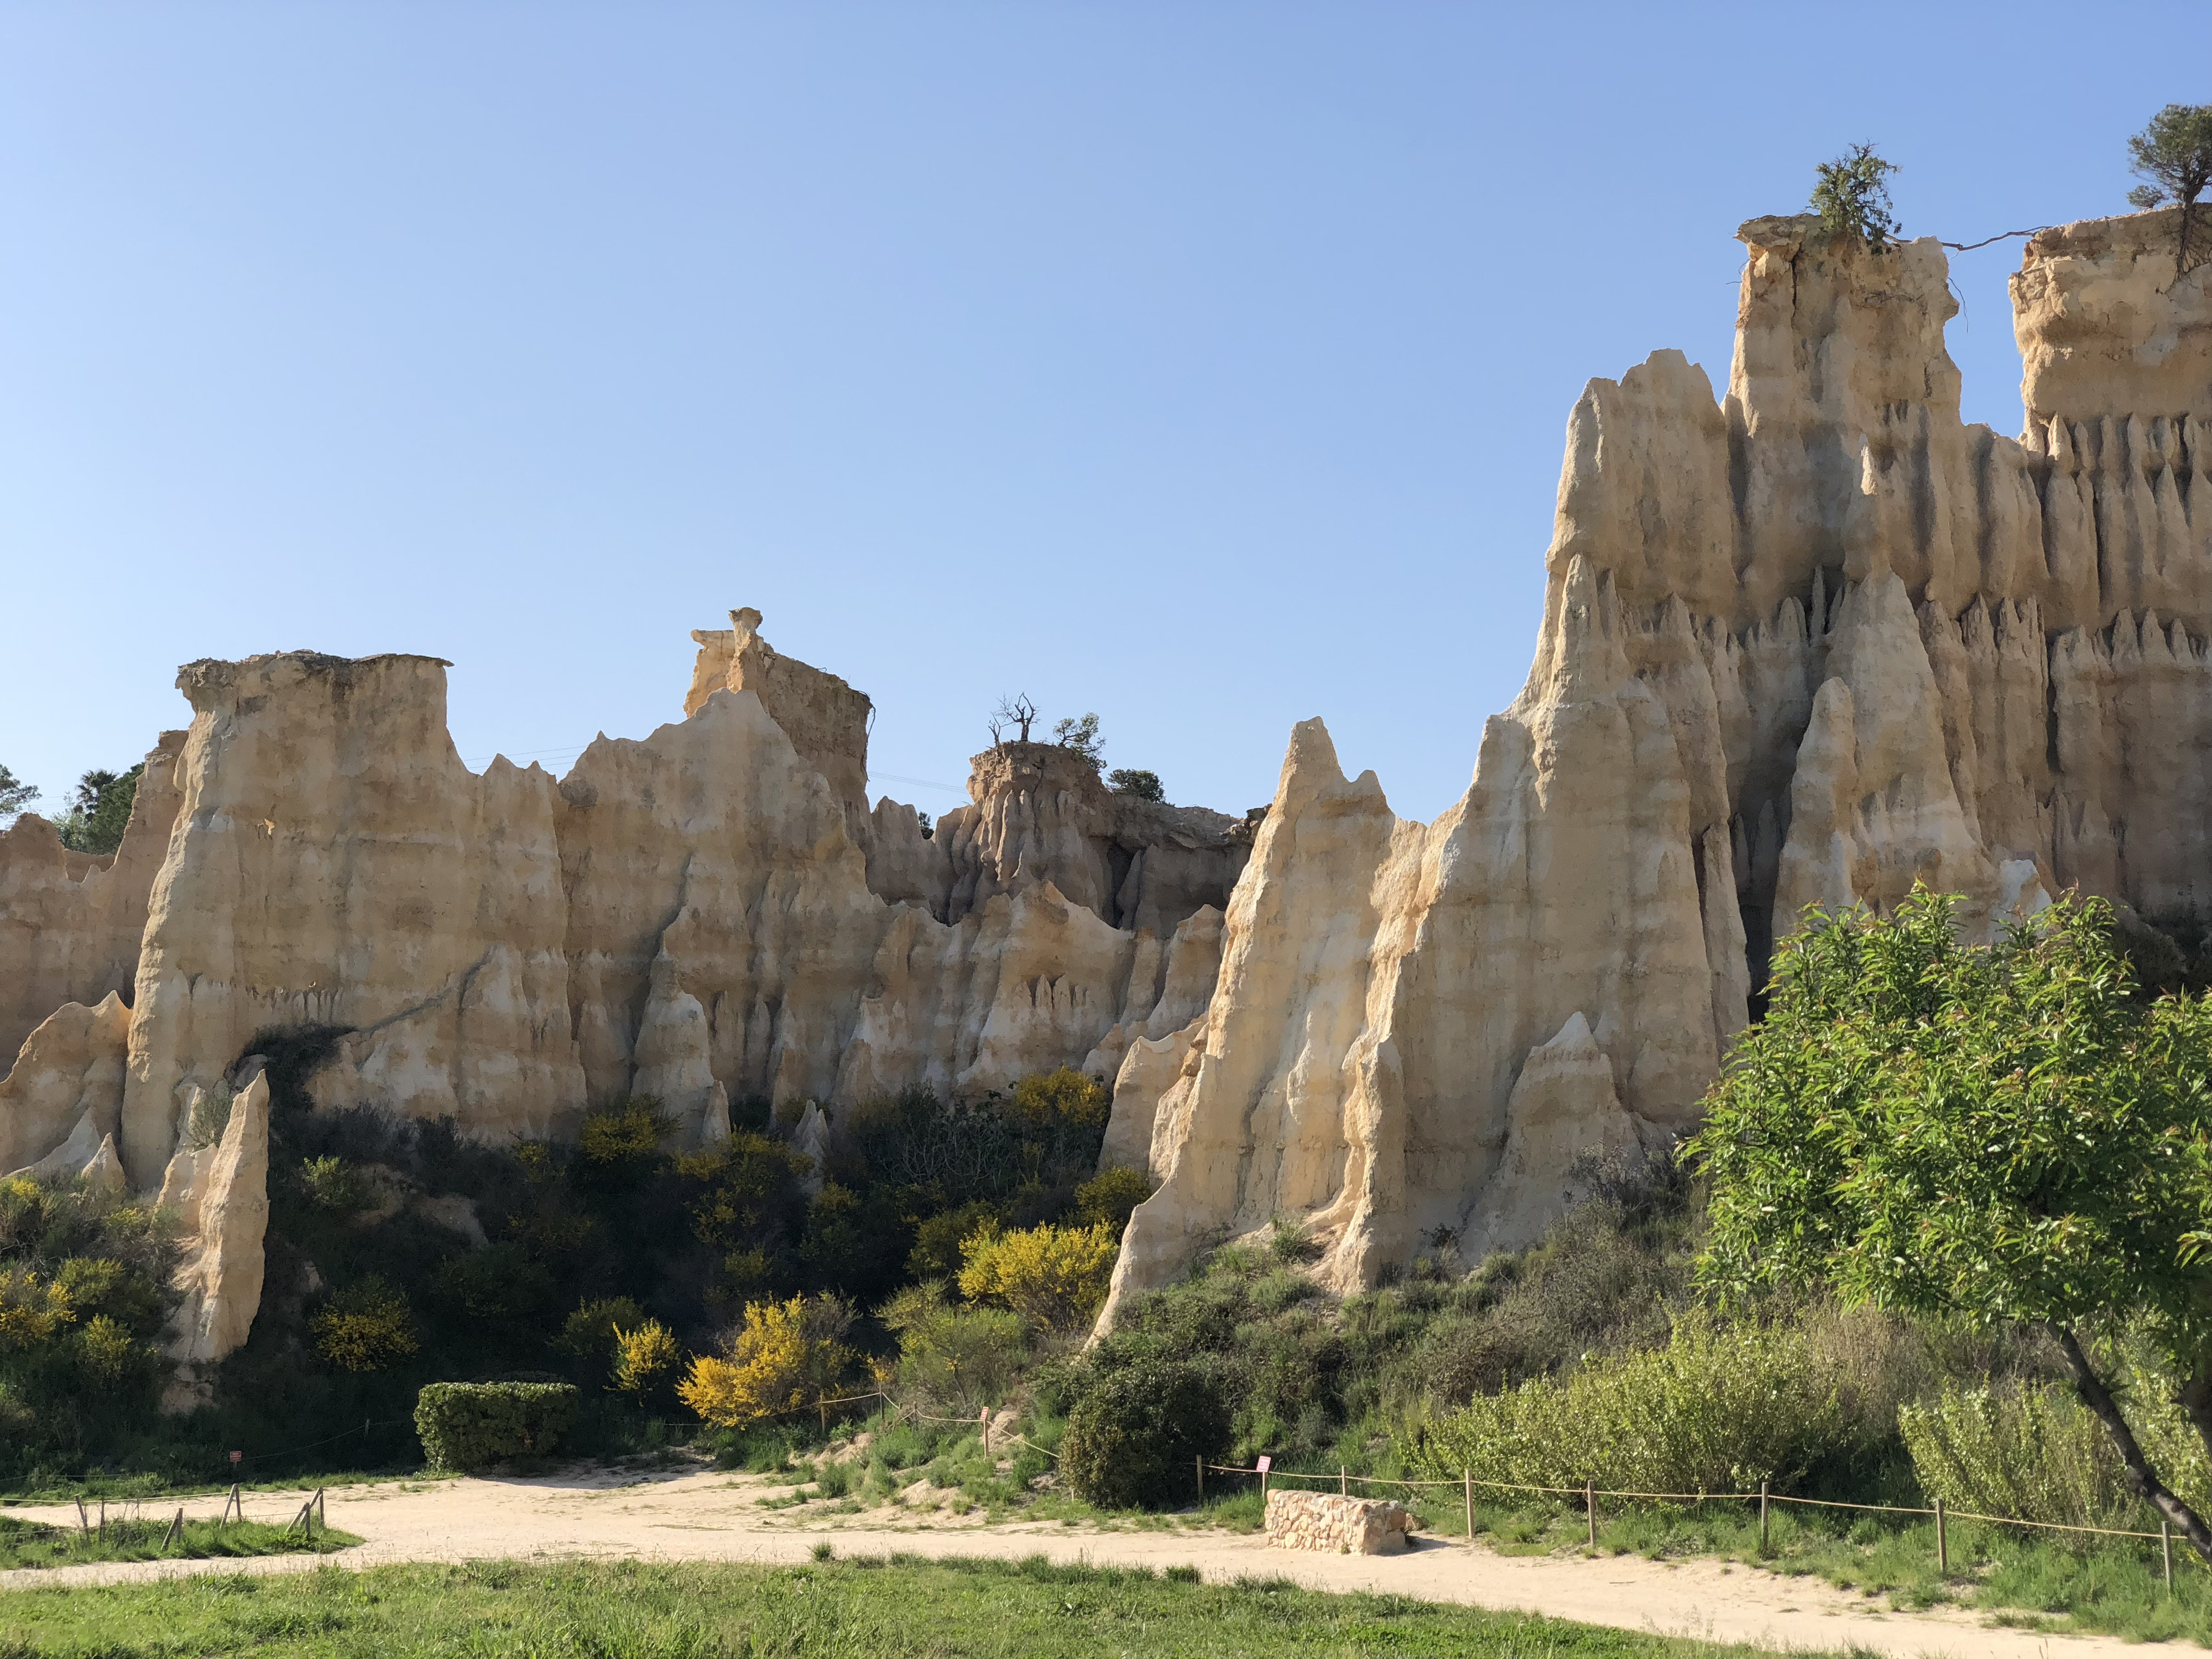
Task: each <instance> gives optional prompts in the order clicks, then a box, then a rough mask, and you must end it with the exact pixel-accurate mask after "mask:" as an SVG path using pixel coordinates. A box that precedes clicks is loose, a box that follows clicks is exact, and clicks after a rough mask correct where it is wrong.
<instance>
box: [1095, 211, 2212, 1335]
mask: <svg viewBox="0 0 2212 1659" xmlns="http://www.w3.org/2000/svg"><path fill="white" fill-rule="evenodd" d="M2159 219H2160V216H2155V215H2154V216H2145V217H2144V218H2143V219H2142V220H2141V221H2134V220H2130V221H2123V222H2117V223H2113V224H2106V225H2095V226H2070V227H2067V228H2064V229H2063V230H2059V231H2052V232H2046V233H2045V234H2043V235H2041V236H2040V237H2039V238H2037V239H2036V240H2034V241H2033V243H2031V244H2030V246H2029V247H2028V249H2027V255H2026V258H2025V262H2024V268H2023V270H2022V273H2021V276H2020V277H2018V278H2017V279H2015V295H2016V298H2017V300H2018V302H2019V306H2020V313H2021V320H2020V331H2021V341H2022V345H2023V349H2024V351H2025V352H2026V353H2027V358H2028V378H2027V400H2028V410H2029V428H2028V437H2027V441H2025V442H2022V443H2015V442H2014V441H2011V440H2008V439H2005V438H2001V437H1998V436H1996V435H1994V434H1992V433H1990V431H1989V430H1988V429H1987V428H1978V427H1977V428H1967V427H1966V426H1964V425H1963V424H1962V423H1961V422H1960V418H1959V410H1958V403H1959V379H1958V374H1957V371H1956V369H1955V368H1954V366H1953V365H1952V363H1951V362H1950V359H1949V357H1948V356H1947V355H1946V353H1945V352H1944V349H1943V343H1942V326H1943V324H1944V322H1945V321H1946V319H1948V318H1949V316H1950V315H1951V314H1952V313H1953V312H1954V309H1955V307H1954V304H1953V302H1952V301H1951V299H1950V297H1949V295H1948V287H1947V282H1946V270H1945V264H1944V261H1943V258H1942V250H1941V248H1940V247H1939V246H1937V245H1936V243H1935V242H1933V241H1932V240H1927V241H1921V242H1916V243H1912V244H1909V245H1907V246H1904V247H1902V248H1899V249H1896V250H1893V251H1892V252H1887V253H1885V254H1882V255H1874V254H1869V252H1866V251H1865V250H1864V249H1863V248H1862V247H1860V246H1857V244H1838V243H1833V242H1830V241H1828V240H1826V238H1825V237H1824V236H1823V235H1822V234H1820V231H1819V230H1818V228H1817V225H1816V224H1815V223H1814V222H1811V221H1808V220H1805V219H1762V220H1753V221H1752V222H1750V223H1748V224H1747V225H1746V226H1745V227H1744V228H1743V229H1742V230H1741V233H1740V234H1741V236H1742V238H1743V240H1745V242H1746V243H1747V246H1748V247H1749V249H1750V258H1749V260H1748V262H1747V268H1746V270H1745V274H1744V278H1743V289H1742V301H1741V311H1740V313H1739V323H1740V331H1739V334H1738V337H1737V344H1736V353H1735V363H1734V366H1733V368H1732V372H1731V374H1730V379H1729V390H1728V394H1727V397H1726V398H1725V399H1724V400H1723V401H1722V402H1720V403H1718V404H1716V402H1715V400H1714V398H1713V396H1712V392H1711V387H1710V385H1709V383H1708V382H1707V381H1706V380H1705V375H1704V374H1703V373H1702V371H1700V370H1699V369H1698V368H1695V367H1694V366H1692V364H1690V363H1689V362H1687V361H1686V359H1684V358H1683V357H1682V356H1681V355H1680V353H1676V352H1660V353H1657V354H1655V355H1654V356H1653V357H1652V358H1651V359H1650V361H1649V362H1645V363H1644V364H1643V365H1641V366H1640V367H1638V368H1635V369H1632V370H1631V371H1630V372H1629V373H1628V374H1626V375H1625V376H1624V377H1623V378H1622V379H1621V380H1620V382H1619V383H1618V384H1615V383H1613V382H1611V381H1605V380H1596V381H1593V382H1591V384H1590V386H1589V390H1588V391H1587V392H1585V393H1584V395H1583V399H1582V401H1581V402H1580V404H1578V405H1577V408H1576V410H1575V411H1574V414H1573V416H1572V418H1571V421H1570V422H1569V426H1568V449H1567V458H1566V462H1565V467H1564V469H1563V471H1562V474H1561V478H1560V485H1559V516H1558V524H1557V529H1556V532H1555V535H1554V538H1553V545H1552V549H1551V552H1550V555H1549V557H1548V562H1547V568H1548V572H1549V584H1548V589H1547V599H1546V608H1545V620H1544V627H1543V632H1542V635H1541V639H1540V641H1539V644H1538V648H1537V653H1536V659H1535V662H1534V666H1533V667H1532V669H1531V671H1530V673H1529V678H1528V684H1527V686H1526V688H1525V689H1524V690H1522V695H1521V696H1520V697H1519V699H1517V700H1516V702H1515V704H1514V705H1513V707H1512V708H1510V709H1509V710H1508V711H1507V712H1506V713H1505V714H1504V715H1501V716H1499V717H1498V718H1497V719H1495V720H1492V721H1491V722H1490V723H1489V725H1488V726H1487V727H1486V730H1485V732H1484V736H1483V743H1482V750H1481V755H1480V760H1479V762H1478V763H1477V767H1476V770H1475V776H1474V783H1473V785H1472V787H1470V789H1469V791H1468V795H1467V797H1466V799H1464V800H1462V802H1461V803H1460V805H1458V806H1456V807H1455V808H1454V809H1453V810H1452V811H1450V812H1448V813H1446V814H1445V815H1444V816H1443V817H1442V818H1440V819H1438V820H1437V822H1436V823H1433V824H1430V825H1421V824H1413V823H1402V822H1401V821H1400V820H1398V819H1397V818H1396V817H1394V816H1393V815H1392V814H1391V813H1390V811H1389V808H1388V806H1387V805H1386V804H1385V803H1384V801H1383V796H1382V793H1381V790H1380V788H1379V787H1377V786H1376V782H1375V781H1374V779H1373V778H1372V777H1371V776H1364V777H1362V778H1360V779H1359V780H1358V781H1356V782H1349V783H1347V782H1346V781H1345V779H1344V776H1343V774H1342V773H1341V772H1340V770H1339V769H1338V768H1337V765H1336V763H1335V758H1334V752H1333V751H1332V750H1331V749H1330V748H1329V745H1328V739H1327V737H1326V734H1325V733H1323V732H1322V730H1321V728H1320V726H1319V724H1318V722H1309V723H1308V724H1307V725H1306V726H1301V727H1300V728H1299V729H1298V731H1297V733H1295V734H1294V736H1293V738H1292V740H1291V751H1290V756H1289V758H1288V759H1287V760H1286V762H1285V766H1284V769H1283V776H1282V781H1281V784H1280V786H1279V789H1278V793H1277V795H1276V799H1275V803H1274V805H1273V809H1272V810H1271V811H1270V813H1269V816H1268V818H1267V823H1266V825H1265V827H1264V828H1263V829H1261V835H1260V839H1259V843H1258V846H1257V848H1256V849H1255V853H1254V855H1253V860H1252V863H1251V866H1250V867H1249V869H1248V871H1247V872H1245V877H1244V879H1243V882H1242V883H1241V884H1240V885H1239V886H1238V888H1237V893H1236V896H1235V897H1234V899H1233V900H1232V902H1231V905H1230V907H1229V910H1228V927H1227V937H1226V941H1225V950H1224V955H1223V963H1222V970H1221V977H1220V981H1219V983H1218V987H1217V988H1216V991H1215V994H1214V996H1213V998H1212V1003H1211V1006H1209V1008H1208V1009H1207V1011H1206V1015H1205V1017H1204V1018H1203V1019H1202V1020H1201V1021H1200V1022H1199V1023H1198V1024H1197V1025H1196V1026H1195V1027H1194V1029H1192V1030H1188V1031H1186V1032H1183V1033H1180V1034H1176V1036H1174V1037H1173V1038H1172V1039H1171V1040H1169V1041H1165V1042H1158V1041H1146V1042H1137V1043H1133V1044H1131V1045H1130V1046H1129V1048H1127V1054H1126V1057H1125V1059H1124V1060H1123V1062H1122V1068H1121V1073H1120V1074H1119V1078H1118V1089H1117V1094H1116V1097H1115V1133H1118V1134H1119V1135H1120V1137H1121V1141H1122V1142H1123V1143H1124V1144H1126V1145H1129V1146H1133V1145H1136V1144H1138V1142H1139V1140H1140V1139H1142V1137H1141V1136H1140V1134H1139V1125H1140V1124H1143V1123H1146V1122H1149V1124H1150V1125H1151V1129H1152V1133H1151V1136H1150V1149H1151V1150H1150V1162H1151V1166H1152V1170H1153V1173H1154V1174H1155V1175H1156V1176H1159V1177H1160V1178H1161V1179H1162V1182H1163V1184H1162V1186H1161V1188H1160V1190H1159V1191H1158V1193H1157V1194H1155V1195H1154V1197H1153V1198H1152V1200H1150V1201H1149V1202H1147V1203H1146V1204H1145V1205H1144V1206H1140V1207H1139V1209H1138V1211H1137V1212H1136V1214H1135V1216H1134V1217H1133V1219H1132V1222H1131V1225H1130V1230H1129V1233H1128V1236H1127V1240H1126V1243H1125V1248H1124V1249H1123V1252H1122V1255H1121V1261H1120V1264H1119V1266H1118V1267H1117V1269H1116V1278H1115V1291H1114V1295H1113V1297H1112V1298H1111V1299H1110V1300H1109V1307H1108V1311H1107V1315H1106V1317H1107V1318H1109V1319H1110V1318H1111V1317H1112V1316H1113V1314H1114V1312H1115V1309H1116V1308H1118V1307H1119V1306H1120V1305H1121V1304H1123V1303H1124V1302H1125V1301H1126V1298H1127V1297H1128V1296H1129V1295H1130V1294H1132V1293H1133V1292H1134V1291H1137V1290H1139V1289H1141V1288H1143V1287H1144V1286H1146V1285H1152V1284H1157V1283H1159V1282H1161V1281H1163V1280H1164V1279H1166V1278H1168V1277H1169V1276H1170V1275H1172V1274H1173V1273H1176V1272H1178V1271H1179V1270H1180V1269H1181V1267H1182V1265H1183V1264H1184V1263H1185V1262H1187V1261H1188V1260H1189V1259H1190V1257H1191V1256H1192V1255H1193V1254H1194V1252H1195V1251H1196V1250H1198V1249H1200V1248H1202V1247H1203V1246H1204V1245H1205V1244H1206V1243H1208V1242H1210V1241H1212V1240H1215V1239H1218V1238H1221V1237H1228V1236H1231V1235H1234V1234H1237V1233H1239V1232H1243V1231H1247V1230H1249V1229H1253V1228H1256V1227H1258V1226H1261V1225H1264V1224H1265V1223H1266V1222H1267V1220H1268V1219H1269V1218H1271V1217H1272V1216H1273V1215H1276V1214H1286V1215H1291V1216H1295V1217H1297V1218H1302V1219H1304V1221H1305V1222H1306V1223H1307V1224H1308V1225H1310V1227H1311V1228H1312V1229H1313V1230H1314V1231H1315V1232H1316V1235H1317V1236H1318V1237H1319V1238H1320V1239H1321V1241H1322V1243H1323V1244H1324V1245H1325V1247H1326V1249H1327V1255H1326V1256H1325V1258H1324V1261H1323V1265H1322V1271H1323V1272H1324V1273H1325V1275H1326V1276H1327V1277H1328V1279H1330V1280H1331V1281H1332V1282H1334V1283H1336V1284H1339V1285H1353V1284H1358V1283H1364V1282H1368V1281H1369V1280H1370V1279H1371V1277H1372V1274H1373V1272H1374V1270H1375V1269H1376V1267H1379V1266H1380V1265H1381V1264H1382V1263H1383V1262H1385V1261H1392V1260H1402V1259H1404V1258H1405V1257H1406V1256H1407V1255H1411V1254H1413V1253H1414V1252H1416V1251H1418V1250H1420V1249H1449V1248H1450V1247H1452V1246H1453V1245H1454V1244H1455V1243H1456V1244H1458V1245H1460V1246H1461V1247H1462V1248H1464V1249H1481V1248H1490V1247H1495V1246H1498V1245H1500V1244H1509V1243H1526V1242H1527V1241H1528V1238H1529V1237H1532V1236H1533V1234H1534V1231H1537V1230H1540V1229H1541V1226H1542V1225H1544V1224H1545V1222H1547V1220H1548V1219H1549V1218H1551V1217H1552V1216H1553V1215H1554V1214H1556V1213H1557V1212H1558V1210H1559V1206H1561V1205H1562V1204H1563V1203H1564V1202H1565V1200H1566V1198H1567V1196H1568V1194H1570V1193H1571V1189H1572V1188H1573V1186H1574V1184H1575V1182H1576V1181H1577V1178H1578V1176H1577V1170H1581V1169H1586V1168H1587V1167H1588V1165H1587V1163H1586V1160H1588V1159H1589V1158H1593V1157H1596V1158H1603V1157H1606V1156H1608V1155H1618V1154H1620V1152H1623V1151H1626V1150H1627V1149H1628V1148H1630V1147H1632V1146H1637V1145H1643V1144H1649V1143H1650V1142H1652V1141H1655V1140H1656V1139H1662V1138H1663V1137H1665V1136H1666V1135H1668V1134H1669V1133H1673V1132H1674V1131H1676V1130H1679V1129H1681V1128H1683V1127H1687V1126H1688V1125H1689V1123H1690V1122H1691V1121H1692V1119H1693V1117H1694V1114H1695V1110H1696V1106H1697V1103H1698V1100H1699V1096H1700V1095H1701V1093H1702V1091H1703V1090H1704V1088H1705V1085H1706V1084H1707V1083H1708V1082H1709V1081H1710V1079H1711V1077H1712V1075H1713V1073H1714V1071H1715V1068H1716V1066H1717V1063H1718V1060H1719V1057H1720V1054H1721V1052H1722V1049H1723V1045H1724V1044H1725V1042H1727V1040H1728V1038H1729V1036H1731V1035H1732V1034H1733V1033H1734V1032H1735V1030H1737V1029H1739V1028H1740V1027H1741V1025H1742V1024H1743V1023H1744V1021H1745V1019H1746V1018H1747V1015H1748V1014H1749V1013H1750V1012H1753V1007H1752V999H1751V995H1750V993H1751V990H1752V987H1754V986H1756V985H1758V984H1759V983H1760V982H1761V981H1763V980H1764V978H1765V965H1766V963H1767V961H1768V959H1769V957H1770V953H1771V944H1772V940H1773V939H1774V937H1775V935H1776V933H1777V932H1778V931H1787V930H1788V929H1789V928H1790V927H1793V926H1794V925H1795V923H1796V918H1797V916H1798V915H1800V914H1801V912H1802V908H1803V907H1804V906H1806V905H1808V904H1814V903H1818V904H1824V905H1829V906H1836V905H1843V904H1849V903H1852V902H1865V903H1869V904H1871V905H1874V906H1875V907H1877V908H1883V907H1887V906H1890V905H1893V904H1894V903H1895V902H1897V901H1898V900H1899V898H1900V897H1902V896H1904V895H1905V893H1906V892H1908V891H1909V890H1911V884H1913V882H1914V881H1915V880H1924V881H1927V882H1928V883H1929V884H1930V885H1932V886H1936V887H1938V888H1942V889H1946V890H1952V891H1955V892H1959V893H1961V894H1963V895H1964V896H1965V897H1966V906H1965V911H1964V921H1965V925H1966V926H1967V927H1970V928H1972V929H1975V930H1984V929H1987V928H1989V927H1992V926H1994V925H1995V924H1996V923H1997V922H1999V921H2003V920H2005V919H2007V918H2008V917H2011V916H2016V915H2022V914H2026V913H2027V912H2030V911H2032V910H2033V908H2036V907H2037V906H2038V905H2039V904H2040V903H2042V902H2044V901H2045V896H2046V895H2047V894H2048V893H2050V892H2052V891H2056V890H2057V889H2058V888H2059V887H2061V886H2063V885H2071V884H2080V885H2081V886H2083V887H2086V888H2087V889H2089V890H2093V891H2096V892H2100V893H2103V894H2106V895H2107V896H2112V897H2113V898H2115V899H2117V900H2119V901H2121V902H2124V904H2126V905H2128V906H2130V907H2132V908H2134V910H2135V911H2136V912H2138V913H2139V914H2140V915H2141V916H2142V918H2143V919H2144V920H2146V921H2148V922H2149V923H2150V924H2152V925H2154V926H2155V927H2161V928H2165V929H2167V930H2169V931H2172V932H2173V933H2176V934H2178V935H2179V936H2181V937H2182V938H2184V939H2185V940H2187V941H2191V942H2193V941H2195V940H2196V939H2199V938H2201V937H2203V934H2204V933H2205V930H2206V929H2207V927H2208V925H2212V848H2208V846H2207V843H2206V836H2207V834H2208V828H2207V817H2208V813H2207V809H2208V807H2212V800H2208V799H2206V798H2205V797H2206V792H2207V791H2208V789H2212V769H2208V766H2207V760H2208V758H2212V678H2208V672H2212V659H2208V654H2207V647H2206V643H2205V633H2206V631H2207V629H2212V614H2208V608H2212V590H2208V588H2207V586H2206V585H2207V584H2208V583H2212V489H2208V487H2207V485H2208V478H2207V471H2208V464H2209V463H2212V437H2208V435H2207V434H2208V432H2212V427H2208V424H2207V416H2206V410H2207V407H2208V405H2212V380H2208V374H2207V365H2208V362H2212V359H2208V357H2207V356H2206V355H2205V354H2206V352H2207V350H2208V341H2212V274H2208V272H2206V271H2203V270H2200V271H2199V272H2197V273H2195V274H2193V275H2192V276H2191V277H2190V278H2188V279H2187V280H2186V281H2185V282H2184V283H2174V282H2173V280H2172V256H2171V252H2170V247H2171V241H2170V230H2168V229H2167V228H2162V227H2161V226H2160V223H2158V222H2157V221H2158V220H2159ZM2162 237H2163V238H2166V240H2164V242H2163V244H2162V246H2164V247H2165V248H2166V249H2167V250H2169V251H2168V252H2165V254H2164V256H2163V257H2164V264H2163V266H2162V267H2161V266H2160V253H2159V251H2158V249H2159V246H2160V245H2161V243H2160V239H2161V238H2162Z"/></svg>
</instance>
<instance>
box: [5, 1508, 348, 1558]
mask: <svg viewBox="0 0 2212 1659" xmlns="http://www.w3.org/2000/svg"><path fill="white" fill-rule="evenodd" d="M168 1534H169V1522H168V1520H167V1518H166V1517H161V1516H133V1517H129V1518H125V1517H124V1516H111V1517H110V1518H109V1519H108V1521H107V1522H106V1525H105V1526H101V1527H95V1528H93V1529H92V1530H90V1531H80V1530H79V1529H78V1528H75V1527H48V1526H41V1525H40V1523H39V1522H35V1521H18V1520H16V1519H15V1518H14V1517H13V1516H0V1571H8V1570H9V1569H12V1568H16V1567H75V1566H82V1565H83V1564H84V1563H86V1562H88V1561H153V1560H159V1559H164V1558H181V1559H195V1560H204V1559H208V1558H210V1557H213V1556H219V1555H290V1554H297V1553H301V1552H302V1551H313V1552H315V1553H324V1552H325V1551H329V1550H342V1549H345V1548H347V1547H349V1546H351V1545H355V1544H358V1543H359V1542H361V1540H360V1539H358V1538H356V1537H355V1536H354V1535H353V1534H351V1533H344V1532H333V1531H331V1530H330V1529H329V1528H326V1527H322V1526H318V1527H317V1528H315V1535H314V1539H313V1542H310V1541H308V1540H307V1538H306V1537H305V1536H304V1535H303V1534H300V1533H298V1532H295V1531H289V1530H287V1529H286V1528H283V1527H270V1526H264V1525H263V1524H262V1523H261V1522H258V1521H234V1522H231V1523H230V1524H228V1526H225V1525H222V1524H220V1523H218V1522H213V1521H187V1522H185V1525H184V1529H183V1531H182V1532H181V1533H180V1534H179V1535H178V1537H177V1541H175V1542H174V1543H170V1542H168V1541H167V1540H168Z"/></svg>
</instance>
